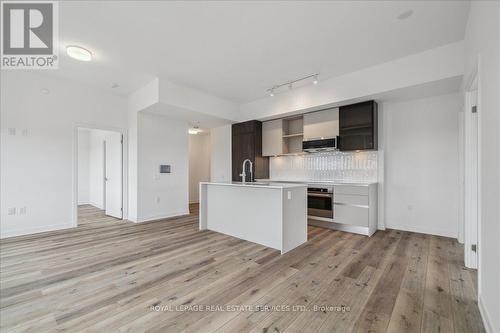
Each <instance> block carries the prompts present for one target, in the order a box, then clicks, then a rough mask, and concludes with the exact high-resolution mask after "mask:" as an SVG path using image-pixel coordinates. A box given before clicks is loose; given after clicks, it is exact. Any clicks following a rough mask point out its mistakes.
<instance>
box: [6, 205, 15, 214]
mask: <svg viewBox="0 0 500 333" xmlns="http://www.w3.org/2000/svg"><path fill="white" fill-rule="evenodd" d="M8 214H9V215H16V207H11V208H9V210H8Z"/></svg>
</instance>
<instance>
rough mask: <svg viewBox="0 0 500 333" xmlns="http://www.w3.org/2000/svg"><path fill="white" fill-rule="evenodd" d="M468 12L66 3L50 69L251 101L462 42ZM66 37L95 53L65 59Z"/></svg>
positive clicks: (104, 84) (410, 5)
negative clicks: (311, 79)
mask: <svg viewBox="0 0 500 333" xmlns="http://www.w3.org/2000/svg"><path fill="white" fill-rule="evenodd" d="M408 10H412V11H413V14H412V15H411V16H410V17H408V18H407V19H404V20H401V19H398V18H397V17H398V15H400V14H402V13H404V12H405V11H408ZM468 10H469V3H468V2H466V1H345V2H344V1H330V2H328V1H318V2H315V1H289V2H274V1H267V2H261V1H259V2H250V1H248V2H236V1H234V2H233V1H221V2H216V1H209V2H195V1H185V2H171V1H164V2H160V1H95V2H93V1H65V2H60V8H59V17H60V19H59V22H60V23H59V35H60V48H61V52H60V54H61V58H60V59H61V60H60V69H59V70H57V71H51V72H53V73H51V74H55V75H58V76H62V77H66V78H71V79H74V80H78V81H83V82H86V83H88V84H91V85H94V86H97V87H100V88H105V89H109V90H110V91H114V92H116V93H119V94H128V93H130V92H131V91H134V90H135V89H137V88H139V87H141V86H143V85H144V84H145V83H147V82H148V81H150V80H151V79H152V78H154V77H155V76H159V77H162V78H165V79H168V80H170V81H172V82H175V83H179V84H182V85H186V86H189V87H192V88H196V89H200V90H202V91H205V92H208V93H211V94H214V95H216V96H219V97H222V98H225V99H228V100H232V101H234V102H237V103H245V102H248V101H252V100H255V99H259V98H262V97H264V96H265V94H266V90H267V89H268V88H270V87H271V86H273V85H276V84H280V83H283V82H285V81H288V80H292V79H295V78H299V77H302V76H305V75H308V74H312V73H317V72H318V73H320V77H319V79H320V81H321V80H324V79H326V78H329V77H333V76H337V75H341V74H344V73H348V72H352V71H355V70H359V69H362V68H365V67H369V66H372V65H375V64H379V63H383V62H387V61H390V60H393V59H397V58H400V57H403V56H406V55H410V54H414V53H418V52H421V51H423V50H427V49H431V48H434V47H437V46H440V45H444V44H448V43H451V42H455V41H459V40H462V39H463V37H464V31H465V25H466V21H467V15H468ZM70 44H77V45H80V46H83V47H86V48H88V49H90V50H91V51H93V52H94V54H95V59H94V61H92V62H91V63H83V62H78V61H75V60H73V59H70V58H68V57H67V56H66V55H65V52H64V48H65V46H66V45H70ZM113 83H118V85H119V87H117V88H111V85H112V84H113Z"/></svg>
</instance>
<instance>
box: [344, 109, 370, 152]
mask: <svg viewBox="0 0 500 333" xmlns="http://www.w3.org/2000/svg"><path fill="white" fill-rule="evenodd" d="M377 131H378V130H377V103H376V102H375V101H367V102H362V103H356V104H351V105H346V106H341V107H340V108H339V144H338V145H339V149H340V150H343V151H349V150H377V148H378V144H377V135H378V133H377Z"/></svg>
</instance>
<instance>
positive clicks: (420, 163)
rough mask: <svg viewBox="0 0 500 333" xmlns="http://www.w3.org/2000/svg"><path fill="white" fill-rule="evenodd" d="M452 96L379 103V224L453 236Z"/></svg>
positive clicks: (456, 100) (456, 101)
mask: <svg viewBox="0 0 500 333" xmlns="http://www.w3.org/2000/svg"><path fill="white" fill-rule="evenodd" d="M460 107H461V102H460V97H459V95H458V93H455V94H449V95H443V96H436V97H431V98H424V99H417V100H410V101H402V102H393V103H390V102H387V103H383V105H382V109H383V113H384V140H385V142H384V147H385V154H384V166H385V225H386V227H387V228H394V229H400V230H408V231H416V232H423V233H428V234H435V235H442V236H448V237H454V238H456V237H457V231H458V212H459V205H460V203H459V174H458V112H459V110H460Z"/></svg>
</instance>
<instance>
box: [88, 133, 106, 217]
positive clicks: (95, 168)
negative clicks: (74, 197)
mask: <svg viewBox="0 0 500 333" xmlns="http://www.w3.org/2000/svg"><path fill="white" fill-rule="evenodd" d="M104 140H106V134H105V132H104V131H99V130H91V131H90V151H89V155H90V158H89V184H90V185H89V189H90V191H89V202H90V204H91V205H92V206H94V207H97V208H99V209H104Z"/></svg>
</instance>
